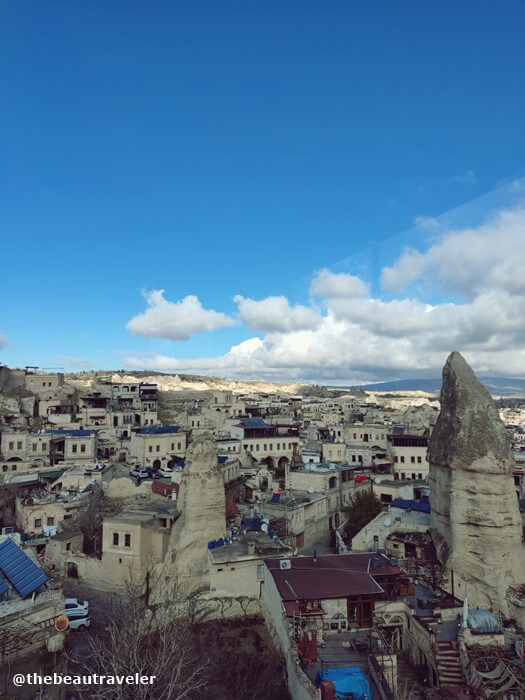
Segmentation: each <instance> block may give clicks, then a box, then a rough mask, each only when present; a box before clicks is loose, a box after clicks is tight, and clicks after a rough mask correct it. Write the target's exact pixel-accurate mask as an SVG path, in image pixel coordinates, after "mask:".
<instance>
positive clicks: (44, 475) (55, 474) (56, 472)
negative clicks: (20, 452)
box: [38, 469, 65, 481]
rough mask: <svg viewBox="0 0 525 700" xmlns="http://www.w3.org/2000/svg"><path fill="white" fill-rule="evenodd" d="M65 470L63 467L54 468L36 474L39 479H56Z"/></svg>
mask: <svg viewBox="0 0 525 700" xmlns="http://www.w3.org/2000/svg"><path fill="white" fill-rule="evenodd" d="M64 472H65V469H54V470H53V471H49V472H38V476H39V477H40V478H41V479H53V481H54V480H55V479H58V477H59V476H62V474H63V473H64Z"/></svg>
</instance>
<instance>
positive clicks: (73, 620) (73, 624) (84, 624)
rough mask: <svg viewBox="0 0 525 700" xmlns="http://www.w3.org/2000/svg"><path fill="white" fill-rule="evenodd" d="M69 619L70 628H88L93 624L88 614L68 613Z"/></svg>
mask: <svg viewBox="0 0 525 700" xmlns="http://www.w3.org/2000/svg"><path fill="white" fill-rule="evenodd" d="M68 619H69V629H70V630H87V628H88V627H89V625H90V624H91V620H90V619H89V615H88V614H85V613H84V614H83V615H79V614H72V615H68Z"/></svg>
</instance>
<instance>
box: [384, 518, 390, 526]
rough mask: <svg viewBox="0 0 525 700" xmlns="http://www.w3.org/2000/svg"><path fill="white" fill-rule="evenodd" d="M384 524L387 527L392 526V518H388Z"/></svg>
mask: <svg viewBox="0 0 525 700" xmlns="http://www.w3.org/2000/svg"><path fill="white" fill-rule="evenodd" d="M384 525H385V527H390V525H392V521H391V520H390V518H387V519H386V520H385V522H384Z"/></svg>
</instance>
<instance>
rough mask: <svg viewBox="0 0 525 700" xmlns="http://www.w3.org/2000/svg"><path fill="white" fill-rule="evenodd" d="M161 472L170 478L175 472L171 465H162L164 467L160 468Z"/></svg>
mask: <svg viewBox="0 0 525 700" xmlns="http://www.w3.org/2000/svg"><path fill="white" fill-rule="evenodd" d="M159 474H160V475H161V476H167V477H168V479H171V475H172V474H173V469H170V467H165V466H162V467H161V468H160V469H159Z"/></svg>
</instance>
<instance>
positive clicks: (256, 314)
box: [234, 294, 321, 333]
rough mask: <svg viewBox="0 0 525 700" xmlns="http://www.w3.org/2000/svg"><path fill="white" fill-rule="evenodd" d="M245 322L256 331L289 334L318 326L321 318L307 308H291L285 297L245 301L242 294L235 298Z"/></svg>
mask: <svg viewBox="0 0 525 700" xmlns="http://www.w3.org/2000/svg"><path fill="white" fill-rule="evenodd" d="M234 302H235V303H236V304H237V305H238V307H239V314H240V316H241V319H242V320H243V322H244V323H245V324H246V325H247V326H249V327H250V328H253V330H256V331H264V332H266V333H288V332H290V331H298V330H303V329H306V328H312V327H313V326H315V325H317V324H318V323H319V322H320V320H321V317H320V316H319V314H318V313H317V312H316V311H314V310H313V309H309V308H308V307H306V306H291V305H290V303H289V301H288V299H287V298H286V297H283V296H279V297H267V298H266V299H261V300H260V301H255V300H254V299H245V298H244V297H242V296H241V295H240V294H238V295H237V296H236V297H234Z"/></svg>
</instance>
